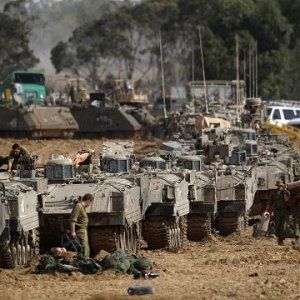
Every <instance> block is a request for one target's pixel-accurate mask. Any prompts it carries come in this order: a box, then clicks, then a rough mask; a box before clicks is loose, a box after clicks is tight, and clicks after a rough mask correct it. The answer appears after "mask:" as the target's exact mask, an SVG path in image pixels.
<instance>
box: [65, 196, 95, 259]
mask: <svg viewBox="0 0 300 300" xmlns="http://www.w3.org/2000/svg"><path fill="white" fill-rule="evenodd" d="M93 200H94V197H93V196H92V195H91V194H85V195H84V196H83V197H82V200H81V201H80V202H79V203H77V204H75V206H74V208H73V210H72V212H71V217H70V230H71V237H73V238H75V237H76V236H77V237H78V238H80V240H81V242H82V244H83V249H84V253H83V254H84V257H86V258H88V257H89V256H90V247H89V239H88V231H87V230H88V223H89V218H88V215H87V213H86V208H87V207H89V206H90V205H91V204H92V202H93Z"/></svg>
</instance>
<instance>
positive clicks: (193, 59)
mask: <svg viewBox="0 0 300 300" xmlns="http://www.w3.org/2000/svg"><path fill="white" fill-rule="evenodd" d="M191 87H192V93H193V94H192V102H193V112H194V113H195V54H194V41H193V42H192V86H191Z"/></svg>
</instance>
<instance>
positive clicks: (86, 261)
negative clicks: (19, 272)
mask: <svg viewBox="0 0 300 300" xmlns="http://www.w3.org/2000/svg"><path fill="white" fill-rule="evenodd" d="M58 253H60V255H57V252H56V253H55V254H56V255H54V254H52V255H45V256H44V257H42V259H41V261H40V263H39V265H38V266H37V267H36V271H35V272H36V273H38V274H41V273H51V272H54V271H58V272H64V273H71V272H82V273H84V274H96V273H101V272H103V271H105V270H115V272H116V273H117V274H134V275H135V277H138V275H140V274H141V272H143V271H146V270H150V269H151V268H152V263H151V262H150V261H149V260H148V259H147V258H144V257H138V256H136V255H135V254H130V253H128V252H126V251H124V250H117V251H115V252H114V253H112V254H111V255H107V256H106V257H104V258H103V259H102V260H100V261H99V260H96V259H91V258H85V257H82V256H80V255H77V256H76V255H73V256H72V255H67V254H68V253H69V254H70V252H66V253H64V252H58Z"/></svg>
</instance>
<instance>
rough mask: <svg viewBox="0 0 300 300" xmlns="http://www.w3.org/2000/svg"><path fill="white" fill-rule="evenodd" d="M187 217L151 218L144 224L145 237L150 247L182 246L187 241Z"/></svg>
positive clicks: (173, 247)
mask: <svg viewBox="0 0 300 300" xmlns="http://www.w3.org/2000/svg"><path fill="white" fill-rule="evenodd" d="M186 235H187V221H186V217H183V216H182V217H179V218H178V219H176V218H175V217H172V218H169V219H161V218H150V219H148V220H146V221H145V224H144V237H145V239H146V241H147V244H148V248H149V249H161V248H169V249H175V248H179V247H182V246H183V244H184V243H185V241H186Z"/></svg>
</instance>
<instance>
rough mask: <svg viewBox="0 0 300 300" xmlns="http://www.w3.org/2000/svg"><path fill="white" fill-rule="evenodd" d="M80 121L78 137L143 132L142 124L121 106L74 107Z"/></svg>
mask: <svg viewBox="0 0 300 300" xmlns="http://www.w3.org/2000/svg"><path fill="white" fill-rule="evenodd" d="M71 113H72V115H73V117H74V118H75V120H76V122H77V123H78V126H79V129H78V131H77V132H76V137H79V138H81V137H86V136H91V137H99V136H109V137H124V136H125V137H129V136H134V135H136V134H137V133H139V132H141V130H142V126H141V125H140V124H139V123H138V122H137V121H136V120H135V119H134V118H133V117H132V116H131V115H129V114H127V113H126V112H125V111H123V110H122V109H121V108H113V107H105V108H97V107H88V108H84V107H72V108H71Z"/></svg>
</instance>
